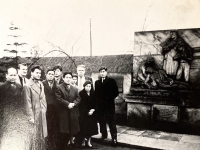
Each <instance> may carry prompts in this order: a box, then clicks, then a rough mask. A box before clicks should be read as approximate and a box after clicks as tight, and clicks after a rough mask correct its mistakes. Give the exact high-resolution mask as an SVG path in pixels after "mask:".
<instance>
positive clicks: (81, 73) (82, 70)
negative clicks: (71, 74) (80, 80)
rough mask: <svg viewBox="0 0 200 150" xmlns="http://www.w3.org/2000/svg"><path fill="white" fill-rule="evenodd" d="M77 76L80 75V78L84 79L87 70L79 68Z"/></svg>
mask: <svg viewBox="0 0 200 150" xmlns="http://www.w3.org/2000/svg"><path fill="white" fill-rule="evenodd" d="M77 74H78V76H80V77H83V76H84V75H85V68H83V67H78V68H77Z"/></svg>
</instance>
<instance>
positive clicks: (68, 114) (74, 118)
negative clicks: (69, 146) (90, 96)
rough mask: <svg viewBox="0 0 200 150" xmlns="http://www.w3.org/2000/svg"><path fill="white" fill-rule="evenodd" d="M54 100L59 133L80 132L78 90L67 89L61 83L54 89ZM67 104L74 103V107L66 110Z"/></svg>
mask: <svg viewBox="0 0 200 150" xmlns="http://www.w3.org/2000/svg"><path fill="white" fill-rule="evenodd" d="M56 99H57V101H58V103H59V104H58V107H59V110H58V111H59V120H60V121H59V124H60V132H63V133H71V134H76V133H78V131H79V130H80V127H79V118H78V117H79V110H78V104H79V103H80V96H79V94H78V89H77V88H76V87H74V86H72V85H71V86H70V89H67V85H66V84H65V83H61V84H60V85H59V86H57V89H56ZM69 103H75V107H74V108H72V109H69V108H68V105H69Z"/></svg>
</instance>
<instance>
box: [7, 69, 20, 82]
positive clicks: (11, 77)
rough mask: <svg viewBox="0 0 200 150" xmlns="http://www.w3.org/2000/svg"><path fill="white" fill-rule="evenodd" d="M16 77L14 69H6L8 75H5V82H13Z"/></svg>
mask: <svg viewBox="0 0 200 150" xmlns="http://www.w3.org/2000/svg"><path fill="white" fill-rule="evenodd" d="M16 76H17V70H16V69H14V68H10V69H8V73H7V74H6V80H7V81H9V82H13V83H14V82H15V80H16Z"/></svg>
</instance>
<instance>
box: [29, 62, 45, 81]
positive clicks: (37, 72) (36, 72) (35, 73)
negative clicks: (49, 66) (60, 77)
mask: <svg viewBox="0 0 200 150" xmlns="http://www.w3.org/2000/svg"><path fill="white" fill-rule="evenodd" d="M41 73H42V69H41V68H40V66H39V65H34V66H33V67H32V68H31V78H32V79H35V80H39V79H40V77H41Z"/></svg>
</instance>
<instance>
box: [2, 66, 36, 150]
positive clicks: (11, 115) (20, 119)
mask: <svg viewBox="0 0 200 150" xmlns="http://www.w3.org/2000/svg"><path fill="white" fill-rule="evenodd" d="M16 77H17V71H16V69H15V68H9V69H8V70H7V73H6V82H5V83H3V84H2V85H0V146H1V149H9V150H11V149H18V150H27V149H28V150H29V149H30V148H31V144H29V143H31V142H32V141H30V140H31V136H29V135H31V132H32V126H31V124H29V123H28V121H27V117H26V116H25V114H24V105H23V100H22V95H21V93H22V86H21V85H20V84H18V83H16Z"/></svg>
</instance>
